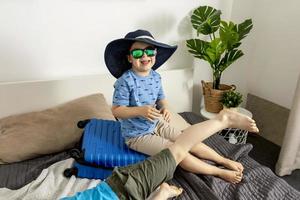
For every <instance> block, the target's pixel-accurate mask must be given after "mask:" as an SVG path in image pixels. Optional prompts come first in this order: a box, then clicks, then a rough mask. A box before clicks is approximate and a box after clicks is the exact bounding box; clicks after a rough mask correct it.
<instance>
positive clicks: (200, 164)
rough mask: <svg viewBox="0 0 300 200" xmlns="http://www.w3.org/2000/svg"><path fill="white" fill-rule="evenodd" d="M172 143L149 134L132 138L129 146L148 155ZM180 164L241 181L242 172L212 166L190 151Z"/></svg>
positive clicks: (205, 173) (205, 172)
mask: <svg viewBox="0 0 300 200" xmlns="http://www.w3.org/2000/svg"><path fill="white" fill-rule="evenodd" d="M160 128H161V129H163V128H166V129H169V128H168V127H167V126H161V127H160ZM168 131H169V130H165V131H164V132H168ZM170 131H171V130H170ZM172 143H173V142H171V141H170V140H168V139H165V138H164V137H161V136H159V135H152V134H149V135H145V136H142V137H137V138H134V139H131V140H130V142H129V147H130V148H132V149H134V150H136V151H139V152H142V153H145V154H148V155H155V154H157V153H159V152H160V151H161V150H163V149H165V148H167V147H168V146H170V145H172ZM179 165H180V167H182V168H183V169H185V170H186V171H189V172H192V173H195V174H204V175H212V176H218V177H220V178H222V179H224V180H226V181H229V182H231V183H237V182H240V181H241V173H237V172H236V171H232V170H227V169H221V168H218V167H215V166H212V165H210V164H207V163H206V162H204V161H202V160H201V159H199V158H198V157H196V156H194V155H192V154H190V153H188V155H187V156H186V158H185V159H184V160H183V161H182V162H181V163H180V164H179Z"/></svg>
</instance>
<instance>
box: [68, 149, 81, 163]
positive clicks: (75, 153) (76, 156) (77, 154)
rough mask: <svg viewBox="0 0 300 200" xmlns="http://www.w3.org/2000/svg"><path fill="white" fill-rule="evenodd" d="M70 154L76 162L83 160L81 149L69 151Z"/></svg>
mask: <svg viewBox="0 0 300 200" xmlns="http://www.w3.org/2000/svg"><path fill="white" fill-rule="evenodd" d="M69 154H70V156H71V157H72V158H74V159H75V160H78V159H80V158H81V151H80V150H79V149H71V150H70V151H69Z"/></svg>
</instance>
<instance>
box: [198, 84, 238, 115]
mask: <svg viewBox="0 0 300 200" xmlns="http://www.w3.org/2000/svg"><path fill="white" fill-rule="evenodd" d="M201 83H202V92H203V96H204V105H205V110H206V111H207V112H212V113H218V112H220V111H221V110H222V109H223V105H222V104H221V102H220V101H221V99H222V96H223V94H224V93H225V92H227V91H230V90H235V89H236V86H235V85H225V84H220V89H219V90H216V89H213V88H212V86H213V83H212V82H205V81H203V80H202V81H201Z"/></svg>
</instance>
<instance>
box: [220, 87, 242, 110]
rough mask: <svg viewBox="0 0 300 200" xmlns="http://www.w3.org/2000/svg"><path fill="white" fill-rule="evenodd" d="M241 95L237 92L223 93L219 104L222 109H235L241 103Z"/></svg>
mask: <svg viewBox="0 0 300 200" xmlns="http://www.w3.org/2000/svg"><path fill="white" fill-rule="evenodd" d="M242 98H243V95H242V94H241V93H239V92H237V91H227V92H224V94H223V96H222V99H221V104H222V105H223V107H224V108H237V107H238V106H239V105H240V104H241V103H242V102H243V99H242Z"/></svg>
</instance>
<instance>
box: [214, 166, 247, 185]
mask: <svg viewBox="0 0 300 200" xmlns="http://www.w3.org/2000/svg"><path fill="white" fill-rule="evenodd" d="M216 176H218V177H220V178H222V179H224V180H225V181H228V182H230V183H234V184H237V183H239V182H241V180H242V178H243V173H242V172H238V171H233V170H228V169H220V170H219V171H218V173H217V174H216Z"/></svg>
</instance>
